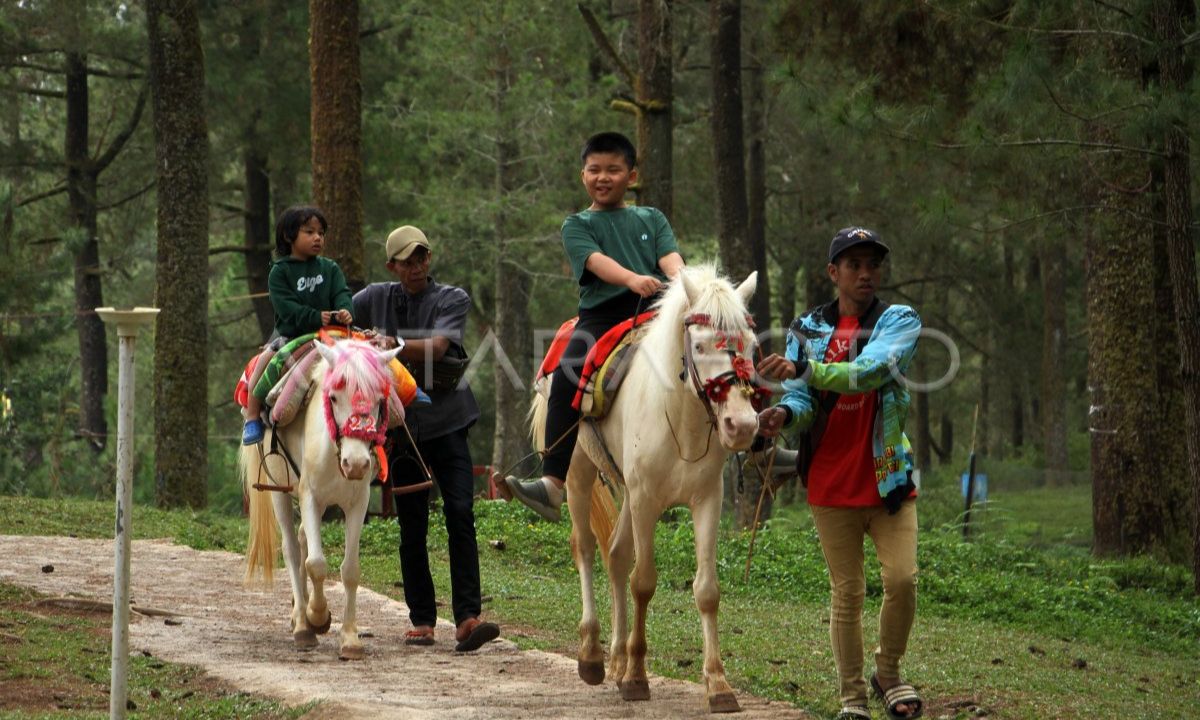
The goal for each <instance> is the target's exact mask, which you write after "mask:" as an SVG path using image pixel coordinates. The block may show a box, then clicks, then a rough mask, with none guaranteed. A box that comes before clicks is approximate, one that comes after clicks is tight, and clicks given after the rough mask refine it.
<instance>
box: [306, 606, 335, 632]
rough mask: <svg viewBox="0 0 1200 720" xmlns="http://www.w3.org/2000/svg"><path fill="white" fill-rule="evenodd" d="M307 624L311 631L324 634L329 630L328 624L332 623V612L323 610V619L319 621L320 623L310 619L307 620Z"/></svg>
mask: <svg viewBox="0 0 1200 720" xmlns="http://www.w3.org/2000/svg"><path fill="white" fill-rule="evenodd" d="M308 624H309V626H311V627H312V631H313V632H315V633H316V634H318V635H324V634H325V633H327V632H329V626H330V625H332V624H333V613H331V612H329V611H328V610H326V611H325V619H324V620H323V621H322V622H321V624H320V625H318V624H316V623H314V622H313V621H312V620H309V621H308Z"/></svg>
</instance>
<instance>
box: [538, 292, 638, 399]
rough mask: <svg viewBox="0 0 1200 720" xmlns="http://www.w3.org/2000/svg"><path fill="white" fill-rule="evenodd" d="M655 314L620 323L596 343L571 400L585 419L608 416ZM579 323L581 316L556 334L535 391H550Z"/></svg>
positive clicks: (589, 352)
mask: <svg viewBox="0 0 1200 720" xmlns="http://www.w3.org/2000/svg"><path fill="white" fill-rule="evenodd" d="M655 314H656V312H655V311H650V312H644V313H642V314H640V315H638V316H637V317H634V318H630V319H628V320H626V321H624V322H622V323H619V324H617V325H615V326H613V327H612V328H611V329H610V330H609V331H608V332H606V333H604V335H602V336H601V337H600V339H599V340H597V341H596V344H595V345H593V346H592V349H591V350H589V351H588V354H587V357H586V358H585V359H584V361H583V370H582V372H581V373H580V375H579V384H578V385H577V386H576V388H575V398H574V399H573V400H572V401H571V407H573V408H575V409H576V410H578V411H580V413H582V414H583V416H584V417H591V418H597V419H599V418H602V417H604V416H605V415H607V414H608V411H609V410H610V409H611V408H612V403H613V400H614V399H615V398H616V395H617V390H618V389H619V388H620V386H621V383H622V381H623V380H624V379H625V374H626V371H627V370H628V369H629V364H630V362H631V361H632V360H633V356H634V353H635V352H636V350H637V347H638V341H639V340H640V339H641V338H642V335H643V334H644V327H645V324H646V322H647V321H649V320H650V319H652V318H653V317H654V316H655ZM578 321H579V318H577V317H575V318H571V319H570V320H568V321H566V322H565V323H563V324H562V326H561V327H559V329H558V332H556V333H555V334H554V340H553V341H552V342H551V343H550V348H549V350H548V351H547V352H546V357H545V359H544V360H543V361H542V365H541V367H540V368H539V370H538V375H537V379H536V380H535V381H534V389H535V391H537V392H542V393H544V392H547V388H548V387H549V382H550V381H549V379H548V378H549V377H550V375H551V374H553V372H554V369H555V368H556V367H558V364H559V362H560V361H561V360H562V354H563V352H564V351H565V349H566V347H567V343H568V342H569V341H570V339H571V333H572V332H573V331H574V330H575V325H576V323H577V322H578Z"/></svg>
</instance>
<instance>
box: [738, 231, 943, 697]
mask: <svg viewBox="0 0 1200 720" xmlns="http://www.w3.org/2000/svg"><path fill="white" fill-rule="evenodd" d="M888 252H889V250H888V246H887V245H885V244H884V243H883V241H882V240H881V239H880V238H879V235H878V234H877V233H875V232H874V231H873V230H868V229H866V228H861V227H850V228H845V229H843V230H840V231H839V232H838V233H837V235H836V236H835V237H834V238H833V241H832V242H831V243H830V246H829V265H828V266H827V268H826V272H827V273H828V275H829V279H830V280H831V281H832V282H833V284H834V285H835V286H836V287H837V290H838V297H837V299H836V300H833V301H832V302H830V303H827V304H825V305H820V306H818V307H816V308H813V309H811V310H809V311H808V312H806V313H805V314H804V315H802V316H800V317H799V318H797V319H796V321H795V322H794V323H792V327H791V330H790V332H789V333H788V338H787V348H786V350H785V355H784V356H783V357H781V356H779V355H770V356H768V357H767V358H765V359H763V360H762V362H761V363H760V364H759V366H758V371H759V373H760V374H762V375H763V376H764V377H767V378H770V379H780V380H783V381H784V383H783V387H784V389H785V393H784V395H783V397H782V398H781V399H780V402H779V404H778V405H775V406H774V407H771V408H768V409H766V410H764V411H763V412H762V413H761V415H760V417H759V424H760V433H761V434H763V435H765V436H768V437H771V436H774V435H778V434H779V432H780V430H781V429H782V428H784V427H795V428H798V429H799V430H802V431H806V432H804V433H803V434H802V435H801V441H800V447H799V448H798V449H799V461H798V464H799V466H800V467H799V470H800V473H801V477H802V479H803V480H804V481H805V485H806V487H807V488H808V503H809V506H810V508H811V509H812V514H813V524H814V525H815V526H816V528H817V534H818V536H819V537H820V539H821V549H822V551H823V552H824V554H825V561H826V563H827V565H828V566H829V583H830V587H831V590H832V607H831V611H830V621H829V634H830V639H831V641H832V643H833V655H834V661H835V663H836V664H837V670H838V676H839V681H840V696H841V705H842V709H841V712H840V713H839V714H838V716H837V718H838V720H857V719H861V718H870V717H871V716H870V713H869V712H868V710H867V680H866V679H865V678H864V676H863V633H862V607H863V598H864V596H865V594H866V579H865V574H864V568H863V542H864V537H865V536H868V535H869V536H870V537H871V540H872V542H874V544H875V549H876V554H877V555H878V557H879V563H880V566H881V570H882V572H881V575H882V578H883V606H882V608H881V609H880V613H879V647H878V648H876V650H875V673H874V674H873V675H871V679H870V684H871V687H872V688H873V689H874V690H875V692H876V693H877V694H878V695H879V696H880V697H881V698H882V699H883V701H884V705H885V708H886V710H887V714H888V717H889V718H892V719H893V720H895V719H898V718H917V717H920V716H921V715H922V711H923V703H922V701H921V698H920V697H919V696H918V695H917V693H916V691H915V690H914V689H913V687H912V686H911V685H908V684H907V683H904V682H903V681H902V680H901V677H900V659H901V658H902V657H903V655H904V653H905V650H906V648H907V645H908V636H909V632H910V630H911V629H912V623H913V618H914V616H915V612H916V598H917V506H916V495H917V491H916V487H915V486H914V485H913V482H912V480H911V476H912V475H911V470H912V463H911V456H910V453H909V452H908V440H907V439H906V438H905V436H904V424H905V420H906V418H907V415H908V406H909V394H908V389H907V387H906V383H905V380H904V373H905V372H906V371H907V369H908V366H909V363H910V362H911V361H912V356H913V352H914V351H915V350H916V344H917V338H918V336H919V335H920V333H921V320H920V318H919V317H918V316H917V313H916V311H915V310H913V309H912V308H911V307H908V306H906V305H889V304H887V303H885V302H884V301H882V300H880V299H879V298H878V297H876V294H875V293H876V291H877V290H878V289H879V284H880V279H881V277H882V273H883V263H884V260H885V258H886V257H887V254H888Z"/></svg>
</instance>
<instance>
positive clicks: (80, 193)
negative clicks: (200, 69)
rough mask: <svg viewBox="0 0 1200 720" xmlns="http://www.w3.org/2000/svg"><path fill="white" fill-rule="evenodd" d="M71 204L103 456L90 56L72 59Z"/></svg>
mask: <svg viewBox="0 0 1200 720" xmlns="http://www.w3.org/2000/svg"><path fill="white" fill-rule="evenodd" d="M66 95H67V97H66V100H67V130H66V142H65V150H66V151H65V155H66V164H67V202H68V205H69V207H70V213H71V225H72V226H73V227H74V228H75V230H76V232H78V233H79V234H80V236H81V237H80V238H79V240H78V244H77V246H76V247H77V249H76V250H75V316H76V317H75V328H76V333H77V335H78V336H79V376H80V377H79V431H78V432H79V436H80V437H82V438H84V439H85V440H87V442H88V445H89V447H91V448H92V449H93V450H95V451H96V452H97V453H99V452H100V451H101V450H103V449H104V446H105V443H106V442H107V440H108V423H107V421H106V420H105V417H104V396H105V395H107V394H108V348H107V340H106V334H105V332H104V323H103V322H102V321H101V320H100V317H99V316H97V315H96V308H97V307H100V306H101V305H102V304H103V296H102V293H101V286H100V276H101V269H100V238H99V237H98V236H97V230H96V169H95V167H94V166H93V164H92V160H91V157H90V155H89V147H88V80H87V56H86V55H84V54H83V53H79V52H68V53H67V55H66Z"/></svg>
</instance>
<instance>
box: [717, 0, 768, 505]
mask: <svg viewBox="0 0 1200 720" xmlns="http://www.w3.org/2000/svg"><path fill="white" fill-rule="evenodd" d="M710 9H711V15H710V22H711V30H712V134H713V160H714V169H715V175H716V188H719V190H716V195H717V198H716V200H717V242H718V244H719V249H720V257H721V264H722V265H724V267H725V272H727V273H729V275H730V276H731V277H732V278H733V281H734V282H735V283H737V282H741V281H742V280H743V279H744V278H745V277H746V276H747V275H749V274H750V273H751V272H753V271H754V270H755V260H754V257H755V254H754V246H753V245H752V243H751V240H750V235H749V228H748V224H749V209H748V207H747V205H746V165H745V147H744V144H743V137H744V133H743V132H742V4H741V0H711V5H710ZM764 280H765V278H764V277H763V275H762V274H760V275H759V278H758V281H759V282H760V283H761V282H763V281H764ZM761 488H762V480H761V478H759V477H758V476H757V474H756V473H751V474H750V475H748V476H747V477H746V483H745V492H744V493H742V494H740V495H737V494H735V495H734V496H733V503H734V519H735V522H736V523H737V526H738V527H741V528H747V527H750V526H751V525H752V524H753V523H754V514H755V509H756V508H757V503H758V496H759V492H760V491H761Z"/></svg>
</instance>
